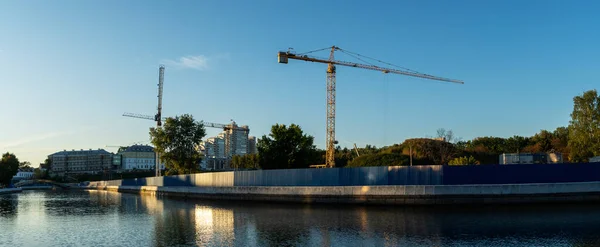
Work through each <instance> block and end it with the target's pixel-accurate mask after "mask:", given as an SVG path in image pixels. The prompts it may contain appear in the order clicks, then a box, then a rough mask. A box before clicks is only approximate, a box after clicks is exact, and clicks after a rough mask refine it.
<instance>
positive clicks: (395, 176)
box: [90, 166, 443, 187]
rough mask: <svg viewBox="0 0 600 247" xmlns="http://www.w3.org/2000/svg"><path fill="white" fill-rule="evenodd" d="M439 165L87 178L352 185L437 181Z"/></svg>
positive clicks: (126, 182) (167, 182)
mask: <svg viewBox="0 0 600 247" xmlns="http://www.w3.org/2000/svg"><path fill="white" fill-rule="evenodd" d="M442 181H443V180H442V167H441V166H410V167H408V166H380V167H360V168H332V169H286V170H255V171H235V172H211V173H198V174H191V175H177V176H164V177H150V178H136V179H123V180H111V181H100V182H91V183H90V184H91V185H99V186H104V185H109V186H122V185H123V186H211V187H231V186H352V185H439V184H442Z"/></svg>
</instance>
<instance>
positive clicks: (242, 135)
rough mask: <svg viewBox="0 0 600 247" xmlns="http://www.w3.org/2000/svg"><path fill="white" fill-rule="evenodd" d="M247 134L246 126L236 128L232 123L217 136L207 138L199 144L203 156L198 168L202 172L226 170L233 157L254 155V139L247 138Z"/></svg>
mask: <svg viewBox="0 0 600 247" xmlns="http://www.w3.org/2000/svg"><path fill="white" fill-rule="evenodd" d="M249 133H250V128H248V126H247V125H242V126H238V125H237V124H236V123H235V122H232V123H230V124H228V125H227V127H226V128H224V131H223V132H221V133H219V134H218V135H217V136H215V137H210V138H207V139H206V141H203V142H202V143H200V151H201V152H202V154H203V155H204V158H203V159H202V162H201V164H200V167H201V168H202V169H203V170H228V169H230V168H231V160H232V157H233V156H234V155H246V154H254V153H256V138H255V137H254V136H248V134H249Z"/></svg>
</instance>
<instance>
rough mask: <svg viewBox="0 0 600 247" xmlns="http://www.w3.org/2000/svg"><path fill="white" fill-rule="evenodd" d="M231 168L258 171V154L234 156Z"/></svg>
mask: <svg viewBox="0 0 600 247" xmlns="http://www.w3.org/2000/svg"><path fill="white" fill-rule="evenodd" d="M231 166H232V167H233V168H235V169H258V168H260V164H259V157H258V154H246V155H234V156H233V157H232V159H231Z"/></svg>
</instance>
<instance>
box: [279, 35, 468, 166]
mask: <svg viewBox="0 0 600 247" xmlns="http://www.w3.org/2000/svg"><path fill="white" fill-rule="evenodd" d="M329 49H330V50H331V52H330V53H329V59H324V58H317V57H312V56H308V55H306V54H309V53H313V52H318V51H323V50H329ZM335 51H340V52H343V53H345V54H348V55H350V56H352V57H355V58H357V59H359V60H361V61H363V62H366V61H365V60H363V59H361V57H362V58H366V59H372V60H375V61H377V62H380V63H384V64H387V65H391V66H396V65H393V64H390V63H386V62H382V61H380V60H377V59H373V58H370V57H367V56H363V55H360V54H357V53H353V52H349V51H346V50H342V49H341V48H339V47H336V46H332V47H327V48H323V49H319V50H314V51H310V52H306V53H301V54H296V53H293V52H292V51H291V50H288V51H287V52H284V51H280V52H279V53H278V54H277V57H278V62H279V63H285V64H287V63H288V59H296V60H303V61H307V62H317V63H326V64H327V139H326V145H327V151H326V155H325V165H326V166H327V167H335V159H334V158H335V144H337V141H336V140H335V83H336V81H335V73H336V71H335V66H336V65H342V66H348V67H354V68H361V69H370V70H377V71H381V72H383V73H386V74H387V73H394V74H400V75H406V76H413V77H419V78H425V79H431V80H437V81H446V82H454V83H459V84H464V82H463V81H460V80H454V79H448V78H443V77H437V76H432V75H427V74H423V73H419V72H416V71H412V70H409V69H405V68H402V67H399V66H396V67H398V68H399V69H391V68H382V67H379V66H376V65H372V64H359V63H352V62H345V61H339V60H335V58H334V54H333V53H334V52H335ZM366 63H368V62H366Z"/></svg>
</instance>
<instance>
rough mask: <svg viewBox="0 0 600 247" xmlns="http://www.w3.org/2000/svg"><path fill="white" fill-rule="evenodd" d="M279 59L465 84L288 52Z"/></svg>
mask: <svg viewBox="0 0 600 247" xmlns="http://www.w3.org/2000/svg"><path fill="white" fill-rule="evenodd" d="M278 57H279V63H288V59H296V60H303V61H307V62H315V63H326V64H335V65H342V66H347V67H353V68H363V69H369V70H376V71H381V72H383V73H394V74H400V75H406V76H413V77H419V78H425V79H430V80H437V81H446V82H453V83H459V84H464V82H463V81H460V80H454V79H449V78H443V77H437V76H432V75H427V74H421V73H416V72H410V71H402V70H398V69H390V68H382V67H379V66H375V65H366V64H359V63H352V62H346V61H340V60H333V61H330V60H326V59H321V58H315V57H310V56H307V55H302V56H297V55H296V54H291V53H288V52H279V53H278Z"/></svg>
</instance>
